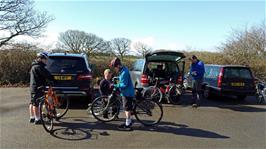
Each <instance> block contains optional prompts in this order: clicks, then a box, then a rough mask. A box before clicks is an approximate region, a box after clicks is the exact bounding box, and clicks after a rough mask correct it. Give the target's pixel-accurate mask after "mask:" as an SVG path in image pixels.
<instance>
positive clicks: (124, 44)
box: [111, 38, 131, 59]
mask: <svg viewBox="0 0 266 149" xmlns="http://www.w3.org/2000/svg"><path fill="white" fill-rule="evenodd" d="M130 44H131V41H130V40H129V39H127V38H114V39H112V40H111V49H112V52H113V54H115V55H116V56H119V57H120V58H121V59H123V58H124V56H125V55H127V54H129V52H130Z"/></svg>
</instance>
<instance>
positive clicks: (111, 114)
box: [91, 96, 120, 122]
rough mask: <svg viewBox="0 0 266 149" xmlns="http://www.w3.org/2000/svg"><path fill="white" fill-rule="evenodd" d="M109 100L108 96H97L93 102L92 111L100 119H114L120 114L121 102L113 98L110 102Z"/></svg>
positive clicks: (104, 120) (106, 120)
mask: <svg viewBox="0 0 266 149" xmlns="http://www.w3.org/2000/svg"><path fill="white" fill-rule="evenodd" d="M108 100H109V99H108V96H101V97H98V98H96V99H95V100H94V101H93V102H92V104H91V113H92V115H93V117H94V118H96V119H97V120H99V121H102V122H109V121H112V120H114V119H115V118H116V117H117V116H118V114H119V110H120V102H119V101H118V100H113V101H110V102H109V104H108Z"/></svg>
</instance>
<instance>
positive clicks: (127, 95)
mask: <svg viewBox="0 0 266 149" xmlns="http://www.w3.org/2000/svg"><path fill="white" fill-rule="evenodd" d="M110 66H111V67H113V68H114V69H115V71H116V72H117V73H119V83H118V84H115V85H114V87H115V88H118V89H120V91H121V96H122V100H123V108H124V110H125V115H126V123H124V124H122V125H120V126H119V127H118V129H120V130H127V131H129V130H132V128H131V126H132V124H133V123H132V120H131V111H132V109H133V105H132V104H133V103H132V102H133V98H134V96H135V90H134V86H133V83H132V81H131V77H130V74H129V70H128V68H127V67H125V66H123V65H122V63H121V61H120V59H119V58H114V59H113V60H112V61H111V63H110Z"/></svg>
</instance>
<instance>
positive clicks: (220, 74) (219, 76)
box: [218, 68, 224, 87]
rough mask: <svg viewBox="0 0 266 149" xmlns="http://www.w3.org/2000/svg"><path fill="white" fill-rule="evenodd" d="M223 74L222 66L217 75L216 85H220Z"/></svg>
mask: <svg viewBox="0 0 266 149" xmlns="http://www.w3.org/2000/svg"><path fill="white" fill-rule="evenodd" d="M223 74H224V68H221V69H220V73H219V75H218V87H221V86H222V79H223Z"/></svg>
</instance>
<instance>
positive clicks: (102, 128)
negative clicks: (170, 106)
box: [51, 118, 230, 141]
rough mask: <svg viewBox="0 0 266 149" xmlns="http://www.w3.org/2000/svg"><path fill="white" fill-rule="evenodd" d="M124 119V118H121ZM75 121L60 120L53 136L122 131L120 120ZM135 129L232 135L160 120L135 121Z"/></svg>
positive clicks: (78, 137)
mask: <svg viewBox="0 0 266 149" xmlns="http://www.w3.org/2000/svg"><path fill="white" fill-rule="evenodd" d="M121 120H122V119H121ZM71 121H73V122H62V121H61V122H60V123H57V124H56V125H55V126H56V127H59V128H58V129H54V131H53V133H51V135H52V136H54V137H55V138H58V139H64V140H70V141H78V140H86V139H98V136H99V135H100V136H110V135H111V134H110V133H108V130H113V131H120V130H118V129H117V126H119V123H120V122H118V121H113V122H109V123H102V122H87V121H84V120H83V119H80V118H74V119H72V120H71ZM133 131H143V132H157V133H166V134H175V135H181V136H190V137H199V138H211V139H228V138H230V137H228V136H225V135H221V134H218V133H215V132H212V131H208V130H203V129H198V128H191V127H189V126H187V125H185V124H176V123H172V122H165V121H162V122H160V124H159V125H156V126H151V127H147V126H143V125H141V124H140V123H137V122H136V123H135V124H134V125H133ZM128 133H130V132H128Z"/></svg>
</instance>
